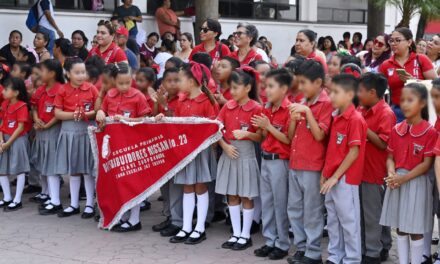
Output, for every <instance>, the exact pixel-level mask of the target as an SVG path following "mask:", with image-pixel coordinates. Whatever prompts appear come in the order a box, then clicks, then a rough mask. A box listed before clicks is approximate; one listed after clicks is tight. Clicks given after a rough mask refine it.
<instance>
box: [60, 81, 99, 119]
mask: <svg viewBox="0 0 440 264" xmlns="http://www.w3.org/2000/svg"><path fill="white" fill-rule="evenodd" d="M97 98H98V90H96V88H95V86H93V84H91V83H88V82H85V83H83V84H82V85H81V86H80V87H78V88H74V87H72V85H70V83H66V84H64V85H63V86H62V87H61V88H60V89H59V91H58V94H57V95H56V96H55V100H54V105H55V107H56V108H58V109H61V110H63V111H65V112H75V111H76V110H77V108H78V107H83V108H84V111H86V112H89V111H92V110H93V109H94V105H95V101H96V99H97Z"/></svg>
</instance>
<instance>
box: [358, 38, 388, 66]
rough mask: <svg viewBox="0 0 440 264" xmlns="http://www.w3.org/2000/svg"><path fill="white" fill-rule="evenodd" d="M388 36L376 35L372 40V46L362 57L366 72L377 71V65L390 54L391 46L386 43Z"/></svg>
mask: <svg viewBox="0 0 440 264" xmlns="http://www.w3.org/2000/svg"><path fill="white" fill-rule="evenodd" d="M389 40H390V36H389V35H387V34H380V35H378V36H377V37H376V38H375V39H374V41H373V47H372V48H371V49H370V50H368V52H367V53H366V54H365V55H364V57H363V62H364V66H365V69H366V70H367V71H368V72H378V70H379V66H380V65H381V64H382V63H383V62H384V61H386V60H388V59H389V58H390V56H391V47H390V44H389V43H388V42H389Z"/></svg>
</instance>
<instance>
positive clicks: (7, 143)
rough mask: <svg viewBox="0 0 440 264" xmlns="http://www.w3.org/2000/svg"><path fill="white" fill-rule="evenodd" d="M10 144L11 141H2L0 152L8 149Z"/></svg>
mask: <svg viewBox="0 0 440 264" xmlns="http://www.w3.org/2000/svg"><path fill="white" fill-rule="evenodd" d="M10 146H11V143H9V142H6V143H5V142H3V143H2V144H1V145H0V153H3V152H6V151H7V150H8V149H9V147H10Z"/></svg>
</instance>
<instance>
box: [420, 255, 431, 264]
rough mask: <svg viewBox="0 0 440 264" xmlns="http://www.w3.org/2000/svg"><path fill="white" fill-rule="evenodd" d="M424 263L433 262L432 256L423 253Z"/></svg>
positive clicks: (429, 263)
mask: <svg viewBox="0 0 440 264" xmlns="http://www.w3.org/2000/svg"><path fill="white" fill-rule="evenodd" d="M422 264H432V257H431V256H429V257H428V256H425V255H423V262H422Z"/></svg>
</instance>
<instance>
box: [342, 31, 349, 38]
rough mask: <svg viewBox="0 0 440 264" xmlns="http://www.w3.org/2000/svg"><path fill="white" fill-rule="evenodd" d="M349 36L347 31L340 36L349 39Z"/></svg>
mask: <svg viewBox="0 0 440 264" xmlns="http://www.w3.org/2000/svg"><path fill="white" fill-rule="evenodd" d="M350 36H351V34H350V32H348V31H346V32H344V34H342V37H343V38H350Z"/></svg>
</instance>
